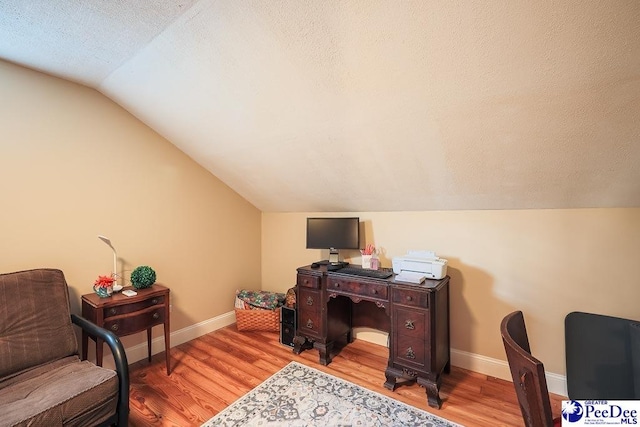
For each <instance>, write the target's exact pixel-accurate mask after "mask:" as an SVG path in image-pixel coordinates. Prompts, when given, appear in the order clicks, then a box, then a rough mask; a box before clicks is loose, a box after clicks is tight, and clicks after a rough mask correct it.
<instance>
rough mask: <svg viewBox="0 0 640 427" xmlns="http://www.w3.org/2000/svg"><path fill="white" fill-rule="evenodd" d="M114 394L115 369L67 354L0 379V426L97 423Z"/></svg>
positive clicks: (104, 416)
mask: <svg viewBox="0 0 640 427" xmlns="http://www.w3.org/2000/svg"><path fill="white" fill-rule="evenodd" d="M117 395H118V377H117V375H116V372H115V371H112V370H110V369H105V368H101V367H99V366H95V365H94V364H92V363H90V362H88V361H80V359H79V358H78V356H69V357H66V358H64V359H60V360H57V361H54V362H51V363H47V364H44V365H40V366H38V367H36V368H33V369H30V370H27V371H23V372H21V373H19V374H18V375H15V376H12V377H9V378H5V379H4V380H3V381H1V382H0V414H2V417H0V426H14V425H16V426H27V425H29V426H33V425H63V424H64V425H77V426H87V425H96V424H100V423H101V422H103V421H105V420H107V419H108V418H109V416H110V415H111V414H113V413H114V411H115V410H116V404H117Z"/></svg>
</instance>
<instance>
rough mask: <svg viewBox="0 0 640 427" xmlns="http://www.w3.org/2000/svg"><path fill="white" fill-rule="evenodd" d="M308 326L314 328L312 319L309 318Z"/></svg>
mask: <svg viewBox="0 0 640 427" xmlns="http://www.w3.org/2000/svg"><path fill="white" fill-rule="evenodd" d="M307 328H309V329H313V321H312V320H311V319H309V320H307Z"/></svg>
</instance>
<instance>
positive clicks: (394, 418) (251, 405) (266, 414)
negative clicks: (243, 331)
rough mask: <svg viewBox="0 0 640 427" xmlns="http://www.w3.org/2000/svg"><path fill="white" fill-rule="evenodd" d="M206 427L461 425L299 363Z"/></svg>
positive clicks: (446, 426)
mask: <svg viewBox="0 0 640 427" xmlns="http://www.w3.org/2000/svg"><path fill="white" fill-rule="evenodd" d="M202 426H203V427H211V426H269V427H275V426H287V427H307V426H323V427H329V426H363V427H364V426H366V427H376V426H379V427H388V426H412V427H413V426H425V427H456V426H457V427H460V426H459V424H455V423H452V422H450V421H447V420H445V419H443V418H439V417H437V416H435V415H432V414H430V413H429V412H426V411H423V410H421V409H418V408H414V407H412V406H409V405H406V404H404V403H402V402H399V401H396V400H394V399H389V398H388V397H386V396H384V395H382V394H379V393H375V392H373V391H370V390H367V389H365V388H362V387H360V386H358V385H356V384H353V383H350V382H348V381H344V380H342V379H340V378H336V377H334V376H332V375H328V374H325V373H324V372H321V371H318V370H316V369H313V368H309V367H307V366H304V365H301V364H299V363H296V362H291V363H289V364H288V365H287V366H285V367H284V368H282V369H281V370H280V371H278V372H276V373H275V374H274V375H273V376H272V377H270V378H268V379H267V380H266V381H265V382H263V383H262V384H260V385H259V386H258V387H256V388H255V389H253V390H251V391H250V392H249V393H247V394H246V395H244V396H243V397H241V398H240V399H238V400H237V401H235V402H234V403H233V404H232V405H231V406H229V407H227V408H226V409H225V410H223V411H222V412H220V413H219V414H218V415H216V416H215V417H213V418H212V419H210V420H209V421H207V422H206V423H204V424H203V425H202Z"/></svg>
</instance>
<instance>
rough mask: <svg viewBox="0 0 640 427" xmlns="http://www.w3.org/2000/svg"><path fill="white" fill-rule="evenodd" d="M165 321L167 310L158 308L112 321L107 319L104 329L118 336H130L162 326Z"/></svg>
mask: <svg viewBox="0 0 640 427" xmlns="http://www.w3.org/2000/svg"><path fill="white" fill-rule="evenodd" d="M164 321H165V308H164V307H158V308H151V309H147V310H143V311H141V312H139V313H134V314H129V315H127V316H123V317H111V318H110V319H105V322H104V328H105V329H106V330H108V331H111V332H113V333H114V334H116V335H118V336H120V335H129V334H133V333H136V332H141V331H144V330H146V329H148V328H150V327H152V326H155V325H162V324H163V323H164Z"/></svg>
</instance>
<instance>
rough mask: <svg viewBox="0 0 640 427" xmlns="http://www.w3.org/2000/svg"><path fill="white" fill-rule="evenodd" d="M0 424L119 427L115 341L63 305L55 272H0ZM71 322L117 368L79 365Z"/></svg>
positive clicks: (123, 420)
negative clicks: (105, 349)
mask: <svg viewBox="0 0 640 427" xmlns="http://www.w3.org/2000/svg"><path fill="white" fill-rule="evenodd" d="M0 307H2V309H1V310H0V426H95V425H104V426H106V425H118V426H126V425H127V420H128V416H129V371H128V367H127V358H126V355H125V352H124V348H123V347H122V344H121V343H120V340H119V339H118V338H117V337H116V336H115V335H114V334H113V333H111V332H109V331H107V330H104V329H102V328H98V327H97V326H96V325H95V324H93V323H91V322H89V321H87V320H86V319H83V318H81V317H79V316H76V315H72V314H71V313H70V308H69V291H68V288H67V283H66V281H65V278H64V275H63V273H62V271H60V270H54V269H37V270H28V271H20V272H16V273H8V274H0ZM73 324H75V325H77V326H79V327H81V328H83V329H85V330H87V331H88V332H89V333H90V334H91V335H94V336H98V337H100V338H101V339H103V340H104V341H105V342H106V343H107V345H108V346H109V348H110V349H111V352H112V354H113V357H114V361H115V367H116V371H113V370H111V369H106V368H102V367H99V366H96V365H95V364H93V363H91V362H89V361H86V360H84V361H83V360H80V357H79V354H78V343H77V338H76V334H75V331H74V328H73Z"/></svg>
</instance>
